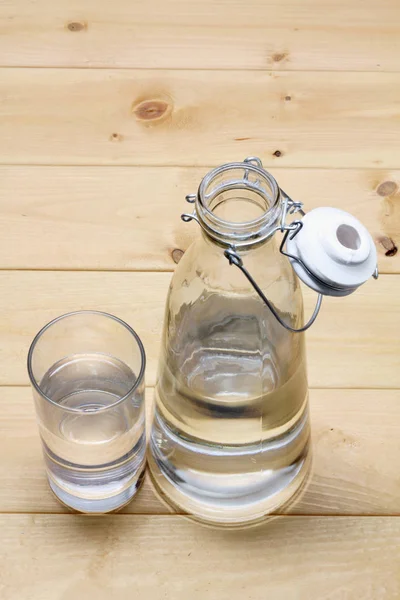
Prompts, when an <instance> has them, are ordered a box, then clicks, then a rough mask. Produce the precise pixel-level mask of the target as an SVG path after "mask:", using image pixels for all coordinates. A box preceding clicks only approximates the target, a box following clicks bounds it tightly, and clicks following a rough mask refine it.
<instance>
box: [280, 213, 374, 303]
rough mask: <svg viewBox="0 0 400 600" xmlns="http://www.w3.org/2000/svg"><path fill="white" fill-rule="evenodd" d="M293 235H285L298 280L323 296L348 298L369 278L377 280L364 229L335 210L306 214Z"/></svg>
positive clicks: (347, 216)
mask: <svg viewBox="0 0 400 600" xmlns="http://www.w3.org/2000/svg"><path fill="white" fill-rule="evenodd" d="M299 224H300V225H301V227H299V229H298V231H297V232H296V233H295V235H293V234H292V235H288V236H287V243H286V248H287V252H283V253H284V254H286V256H288V258H289V259H290V261H291V263H292V266H293V269H294V270H295V271H296V273H297V275H298V277H299V278H300V279H301V280H302V281H303V282H304V283H305V284H306V285H307V286H308V287H310V288H312V289H313V290H315V291H316V292H319V293H320V294H324V295H326V296H347V295H348V294H351V293H353V292H354V291H355V290H356V289H357V288H358V287H359V286H360V285H362V284H363V283H365V282H366V281H367V280H368V279H369V278H370V277H371V276H375V277H377V267H376V261H377V256H376V248H375V244H374V241H373V239H372V237H371V235H370V234H369V232H368V231H367V229H366V228H365V227H364V226H363V225H362V224H361V223H360V222H359V221H358V220H357V219H356V218H355V217H353V216H352V215H350V214H349V213H347V212H345V211H343V210H339V209H337V208H328V207H321V208H316V209H314V210H312V211H310V212H308V213H307V214H306V215H305V216H304V217H303V219H302V220H301V221H299Z"/></svg>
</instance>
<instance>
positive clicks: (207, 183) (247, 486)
mask: <svg viewBox="0 0 400 600" xmlns="http://www.w3.org/2000/svg"><path fill="white" fill-rule="evenodd" d="M188 200H189V201H191V200H194V197H190V196H189V197H188ZM189 218H195V219H196V220H197V221H198V223H199V224H200V227H201V235H199V236H198V238H197V239H196V240H195V241H194V242H193V243H192V245H191V246H190V248H189V249H188V250H187V251H186V252H185V254H184V256H183V258H182V259H181V261H180V263H179V266H178V268H177V270H176V272H175V274H174V276H173V279H172V283H171V286H170V289H169V294H168V300H167V306H166V314H165V323H164V332H163V338H162V347H161V356H160V363H159V372H158V378H157V384H156V401H155V412H154V417H153V424H152V431H151V448H150V457H149V462H150V469H151V475H152V479H153V482H154V484H155V486H156V488H157V489H158V491H159V492H160V493H161V495H162V496H163V497H164V498H165V499H166V500H167V501H168V502H169V503H170V504H171V505H172V506H173V507H175V508H176V509H178V510H180V511H183V512H186V513H189V514H190V515H192V516H193V517H194V518H196V519H198V520H201V521H205V522H208V523H213V524H221V525H230V526H235V525H236V526H240V525H244V524H250V523H253V522H257V521H259V520H262V519H263V518H264V516H265V515H268V514H269V513H271V512H272V511H276V510H278V509H280V508H281V507H282V506H284V505H285V504H286V503H287V502H288V501H289V500H290V499H291V498H293V497H294V496H295V495H296V493H297V492H299V490H300V489H301V488H302V486H303V484H304V483H305V481H306V479H307V475H308V472H309V469H310V461H311V452H310V427H309V414H308V387H307V372H306V358H305V348H304V335H303V333H294V332H291V331H288V330H287V329H286V328H284V327H283V326H282V325H281V324H280V323H279V322H278V321H277V319H276V318H275V316H274V315H273V314H272V313H271V311H270V310H269V309H268V307H267V306H266V305H265V303H264V302H263V301H262V300H261V299H260V297H259V296H258V294H257V293H256V292H255V290H254V288H253V286H252V285H251V283H250V282H249V281H248V280H247V279H246V278H245V277H244V276H243V274H242V273H241V271H240V270H239V269H236V268H233V267H230V266H229V263H228V261H227V256H226V255H225V254H224V251H226V250H229V249H234V250H236V251H239V250H240V256H241V258H242V259H243V261H244V262H245V263H246V267H247V268H248V270H249V272H251V273H252V276H253V277H254V279H255V280H256V281H257V283H258V285H259V286H260V288H261V290H262V291H263V292H265V294H266V295H268V299H269V301H270V303H272V305H273V307H275V310H276V311H277V313H278V314H279V315H280V316H281V317H282V318H284V319H285V321H286V322H287V323H288V324H290V325H291V326H292V327H293V328H300V327H301V326H302V324H303V302H302V294H301V290H300V286H299V282H298V279H297V277H296V275H295V273H294V271H293V269H292V267H291V265H290V262H289V260H288V259H287V258H286V257H285V256H283V255H282V254H281V253H280V252H279V249H278V246H277V236H276V235H275V233H276V232H277V228H279V223H280V221H281V218H282V195H281V194H280V190H279V188H278V185H277V183H276V181H275V180H274V179H273V177H272V176H271V175H270V174H268V173H267V172H266V171H264V170H263V169H261V167H260V166H259V165H257V164H254V163H253V162H248V163H232V164H229V165H224V166H222V167H219V168H217V169H215V170H213V171H212V172H211V173H209V174H208V175H207V176H206V177H205V178H204V179H203V181H202V182H201V185H200V188H199V192H198V195H197V196H196V198H195V213H194V214H193V215H187V216H186V220H189Z"/></svg>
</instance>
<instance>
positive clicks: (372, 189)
mask: <svg viewBox="0 0 400 600" xmlns="http://www.w3.org/2000/svg"><path fill="white" fill-rule="evenodd" d="M237 158H238V160H242V159H243V158H244V155H243V154H238V156H237ZM206 172H207V169H206V168H190V167H182V168H176V167H163V168H158V167H109V168H107V169H103V168H101V167H56V166H54V167H32V166H0V267H1V268H3V269H4V268H5V269H109V270H119V269H120V270H133V271H134V270H145V269H150V270H172V269H173V268H174V267H175V261H176V260H178V259H179V252H178V251H179V250H183V251H184V250H186V248H187V247H188V245H189V244H190V243H191V241H192V239H193V236H194V235H197V234H198V232H197V229H196V227H195V226H194V225H193V224H192V225H184V224H183V223H182V222H181V220H180V218H179V216H180V214H181V213H182V212H183V211H184V210H186V203H185V201H184V197H185V195H186V194H187V193H189V192H192V191H194V190H196V189H197V187H198V184H199V182H200V180H201V178H202V177H203V176H204V174H205V173H206ZM273 175H274V176H275V177H276V179H277V180H278V182H279V184H280V185H282V187H283V189H284V190H286V191H287V192H288V193H289V194H291V195H293V197H294V198H296V199H301V200H303V201H304V203H305V207H306V209H307V210H310V209H312V208H316V207H317V206H335V207H338V208H341V209H343V210H347V211H349V212H351V213H353V214H354V215H355V216H356V217H357V218H359V219H360V220H361V221H362V222H363V223H364V224H365V226H366V227H367V228H368V229H369V231H370V232H371V234H372V235H373V237H374V239H375V242H376V245H377V249H378V256H379V269H380V271H381V272H382V273H398V272H400V252H398V251H397V248H398V246H399V245H400V191H399V189H400V171H396V170H393V171H390V170H387V171H386V170H377V169H370V170H369V169H365V170H352V169H338V170H330V169H285V168H283V169H281V168H274V169H273ZM174 251H175V253H174Z"/></svg>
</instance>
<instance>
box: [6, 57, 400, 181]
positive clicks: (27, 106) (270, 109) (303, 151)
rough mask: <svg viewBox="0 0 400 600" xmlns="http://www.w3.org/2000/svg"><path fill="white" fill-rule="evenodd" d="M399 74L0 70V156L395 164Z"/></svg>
mask: <svg viewBox="0 0 400 600" xmlns="http://www.w3.org/2000/svg"><path fill="white" fill-rule="evenodd" d="M399 78H400V75H399V74H396V73H379V74H377V73H342V72H340V73H327V72H325V73H322V72H321V73H318V72H299V73H296V72H280V73H273V72H268V73H262V72H257V71H243V72H238V71H236V72H235V71H156V70H153V71H151V70H150V71H149V70H135V71H131V70H85V69H23V68H22V69H9V68H8V69H0V97H1V105H0V138H1V139H2V144H1V146H0V163H4V164H21V163H22V164H52V165H53V164H54V165H55V164H65V165H67V164H68V165H74V164H78V165H96V164H99V165H100V164H101V165H112V164H115V165H188V166H196V165H197V166H199V165H210V164H211V165H215V164H218V163H222V162H227V161H231V160H236V159H237V158H238V156H239V157H242V156H243V155H256V156H260V157H261V158H262V159H263V161H264V164H265V166H268V167H272V166H277V165H279V166H293V167H335V168H338V167H346V168H348V167H372V168H377V167H379V168H398V159H397V152H398V139H399V136H400V120H399V119H398V114H399V104H400V86H399V81H400V79H399ZM289 97H290V101H288V100H287V98H289ZM150 189H151V188H150Z"/></svg>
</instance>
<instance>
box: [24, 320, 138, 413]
mask: <svg viewBox="0 0 400 600" xmlns="http://www.w3.org/2000/svg"><path fill="white" fill-rule="evenodd" d="M85 314H87V315H97V316H100V317H106V318H108V319H112V320H114V321H116V322H117V323H119V324H120V325H122V326H123V327H124V328H125V329H127V330H128V332H129V333H130V334H131V335H132V336H133V337H134V338H135V340H136V343H137V345H138V348H139V351H140V359H141V365H140V371H139V374H138V376H137V378H136V380H135V383H134V384H133V385H132V387H131V388H130V389H129V390H128V392H127V393H126V394H125V395H124V396H122V397H121V398H118V400H116V401H115V402H113V403H112V404H110V405H109V406H103V407H101V408H98V409H97V410H94V411H91V412H87V411H86V412H85V411H84V410H81V409H79V408H72V407H70V406H63V405H62V404H58V402H55V400H53V399H52V398H50V396H47V394H45V393H44V392H43V390H42V389H41V387H40V385H39V383H38V382H37V381H36V378H35V377H34V375H33V368H32V357H33V353H34V350H35V348H36V345H37V343H38V341H39V340H40V338H41V337H42V335H43V334H44V333H45V332H46V331H47V330H48V329H50V327H52V326H53V325H55V324H56V323H58V322H59V321H61V320H63V319H66V318H67V317H73V316H76V315H85ZM27 368H28V376H29V379H30V382H31V384H32V386H33V387H34V389H35V390H36V391H37V392H38V394H40V396H41V397H42V398H44V399H45V400H47V401H48V402H50V404H53V406H56V407H57V408H59V409H61V410H65V411H66V412H72V413H75V414H80V415H85V416H89V415H96V414H99V412H106V411H108V410H111V409H112V408H115V407H116V406H118V405H119V404H122V403H123V402H125V400H128V399H129V397H130V396H132V394H133V393H134V391H135V390H136V388H138V387H139V385H140V384H141V382H142V380H143V377H144V372H145V369H146V352H145V349H144V346H143V342H142V340H141V339H140V337H139V335H138V334H137V333H136V331H135V330H134V329H133V328H132V327H131V326H130V325H128V323H126V322H125V321H123V320H122V319H120V318H119V317H116V316H115V315H112V314H110V313H107V312H104V311H101V310H75V311H71V312H68V313H65V314H63V315H59V316H58V317H55V318H54V319H52V320H51V321H49V322H48V323H46V325H44V326H43V327H42V328H41V329H40V330H39V331H38V332H37V334H36V335H35V337H34V338H33V340H32V342H31V345H30V347H29V350H28V356H27Z"/></svg>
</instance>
